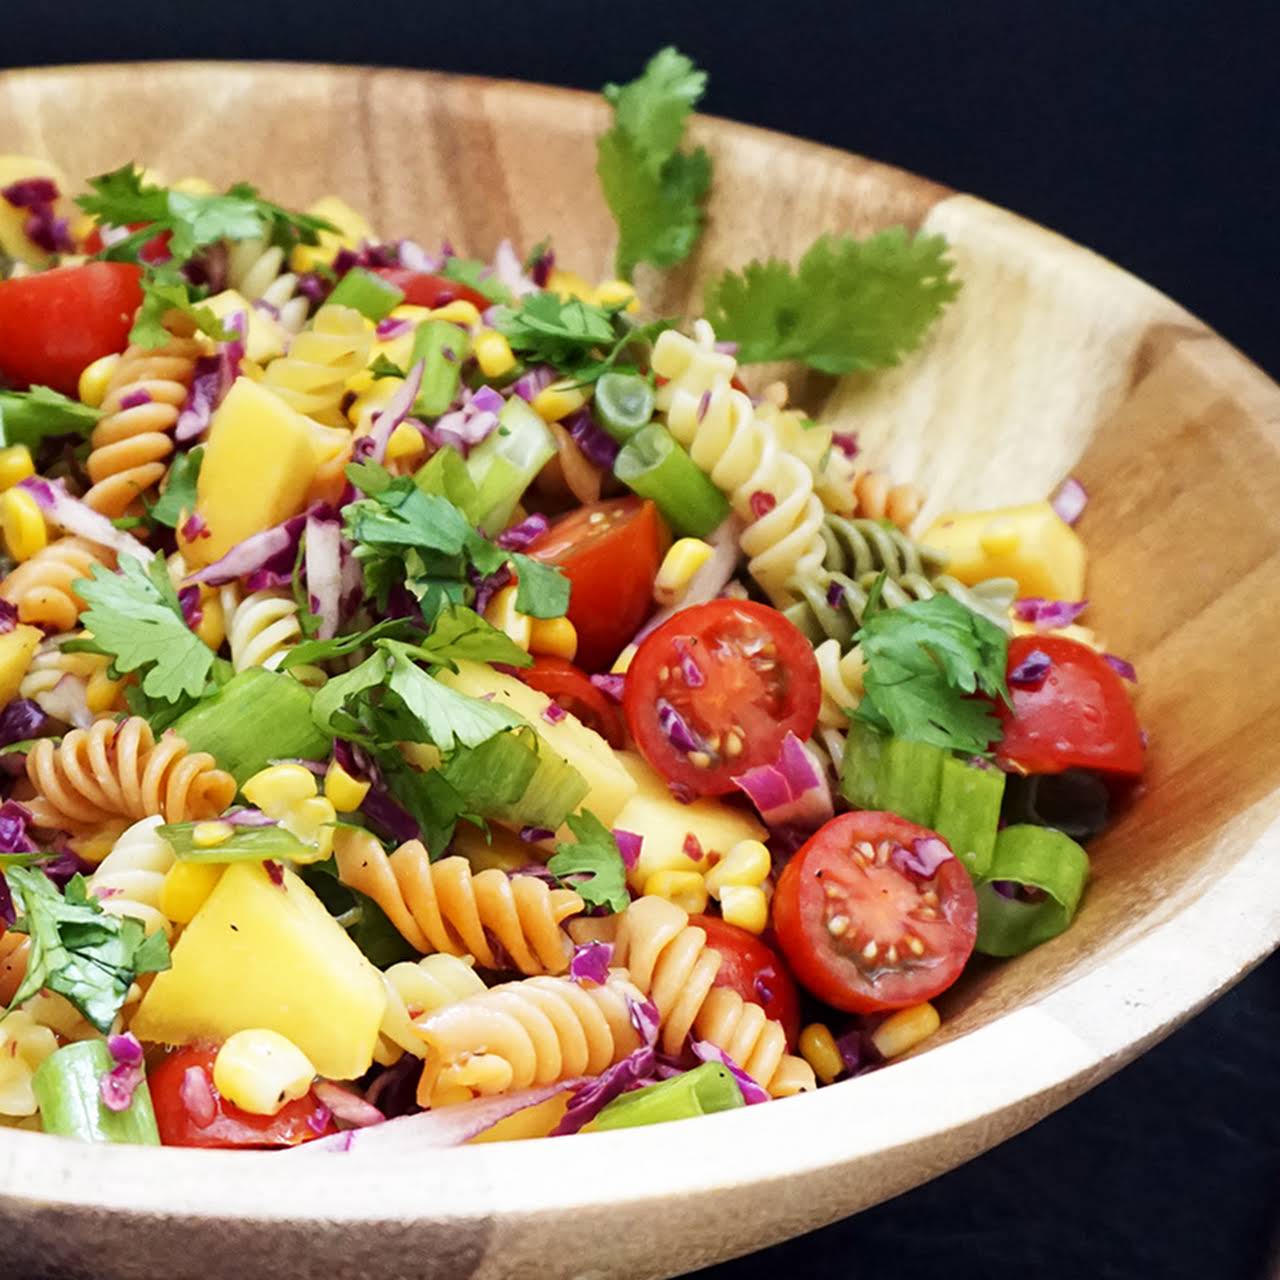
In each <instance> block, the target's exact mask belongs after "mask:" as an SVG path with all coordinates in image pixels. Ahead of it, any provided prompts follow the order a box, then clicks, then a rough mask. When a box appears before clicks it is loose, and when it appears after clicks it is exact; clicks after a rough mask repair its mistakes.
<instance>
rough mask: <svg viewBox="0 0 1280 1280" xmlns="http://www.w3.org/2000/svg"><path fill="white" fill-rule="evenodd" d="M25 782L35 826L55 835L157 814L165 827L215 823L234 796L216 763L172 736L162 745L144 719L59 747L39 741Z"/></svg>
mask: <svg viewBox="0 0 1280 1280" xmlns="http://www.w3.org/2000/svg"><path fill="white" fill-rule="evenodd" d="M27 777H28V779H29V780H30V782H31V785H32V786H33V787H34V788H35V791H36V795H35V797H34V799H32V800H29V801H24V802H23V803H24V804H25V805H26V806H27V808H28V809H29V810H30V811H31V814H32V820H33V822H34V823H35V825H36V826H38V827H42V828H45V829H52V830H66V831H76V830H77V829H81V828H85V827H96V826H101V825H102V824H104V823H105V822H107V821H108V820H109V819H111V818H134V819H138V818H146V817H151V816H152V815H156V814H159V815H161V816H163V817H164V819H165V821H166V822H187V821H190V820H193V819H195V820H198V819H201V818H212V817H215V816H216V815H217V814H219V813H221V812H222V811H223V810H224V809H225V808H226V807H227V805H229V804H230V803H231V800H232V798H233V797H234V796H235V793H236V782H235V779H234V778H233V777H232V776H231V775H230V774H229V773H226V772H224V771H223V770H222V769H219V768H217V766H216V765H215V763H214V759H213V757H212V756H211V755H208V754H206V753H205V752H203V751H194V752H193V751H191V750H189V748H188V747H187V744H186V742H185V741H183V739H182V738H180V737H178V736H177V735H176V734H175V733H173V732H171V731H170V732H166V733H164V734H162V735H161V737H160V738H159V739H158V740H157V738H156V737H155V735H154V734H153V733H152V731H151V726H150V725H149V724H148V723H147V722H146V721H145V720H144V719H143V718H142V717H141V716H129V717H128V718H127V719H125V720H122V721H120V722H119V723H112V722H110V721H107V720H99V721H98V723H97V724H95V725H94V726H93V727H92V728H91V729H73V730H72V731H71V732H70V733H68V734H67V735H66V736H65V737H64V738H63V739H62V741H61V742H60V743H59V744H58V745H56V746H55V745H54V743H53V742H52V741H51V740H50V739H48V738H42V739H41V740H40V741H39V742H37V743H36V744H35V745H34V746H33V747H32V748H31V750H30V752H28V754H27Z"/></svg>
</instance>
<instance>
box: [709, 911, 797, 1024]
mask: <svg viewBox="0 0 1280 1280" xmlns="http://www.w3.org/2000/svg"><path fill="white" fill-rule="evenodd" d="M689 923H690V924H692V925H697V927H698V928H699V929H702V930H704V931H705V932H706V935H707V946H709V947H710V948H711V949H712V950H713V951H718V952H719V953H720V971H719V972H718V973H717V974H716V981H715V985H716V986H717V987H728V988H729V989H730V990H731V991H736V992H737V993H738V994H739V995H740V996H741V997H742V998H743V999H744V1000H750V1001H751V1003H752V1004H758V1005H760V1006H761V1007H762V1008H763V1009H764V1011H765V1013H767V1014H768V1015H769V1017H771V1018H772V1019H774V1021H775V1022H780V1023H782V1029H783V1030H784V1031H785V1032H786V1033H787V1046H788V1047H789V1048H792V1049H794V1048H795V1043H796V1037H797V1036H799V1034H800V993H799V992H798V991H797V990H796V984H795V979H794V978H792V976H791V974H790V973H788V972H787V966H786V965H785V964H783V962H782V957H781V956H779V955H778V953H777V952H776V951H774V949H773V948H772V947H771V946H770V945H769V944H768V943H767V942H762V941H761V940H760V939H759V938H757V937H756V936H755V934H752V933H748V932H747V931H746V930H745V929H739V928H738V926H737V925H736V924H730V923H729V922H728V921H727V920H721V919H720V917H719V916H690V917H689Z"/></svg>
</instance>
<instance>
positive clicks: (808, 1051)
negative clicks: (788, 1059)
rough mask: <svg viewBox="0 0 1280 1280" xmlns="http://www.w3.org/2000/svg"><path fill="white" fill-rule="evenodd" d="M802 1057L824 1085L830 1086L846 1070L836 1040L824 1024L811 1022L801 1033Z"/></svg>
mask: <svg viewBox="0 0 1280 1280" xmlns="http://www.w3.org/2000/svg"><path fill="white" fill-rule="evenodd" d="M799 1047H800V1056H801V1057H802V1058H803V1059H804V1060H805V1061H806V1062H807V1063H808V1064H809V1065H810V1066H811V1067H812V1068H813V1074H814V1075H815V1076H817V1077H818V1079H819V1080H821V1081H822V1083H823V1084H830V1083H831V1082H832V1081H833V1080H835V1079H836V1077H837V1076H839V1075H840V1073H841V1072H842V1071H843V1070H844V1059H843V1058H842V1057H841V1056H840V1050H839V1049H838V1048H837V1047H836V1038H835V1036H833V1035H832V1034H831V1028H830V1027H828V1026H827V1025H826V1023H824V1022H811V1023H810V1024H809V1025H808V1026H807V1027H805V1029H804V1030H803V1031H802V1032H801V1033H800V1042H799Z"/></svg>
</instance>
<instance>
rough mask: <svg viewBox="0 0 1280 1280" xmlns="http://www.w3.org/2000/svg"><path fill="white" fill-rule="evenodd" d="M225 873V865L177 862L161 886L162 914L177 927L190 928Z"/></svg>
mask: <svg viewBox="0 0 1280 1280" xmlns="http://www.w3.org/2000/svg"><path fill="white" fill-rule="evenodd" d="M225 870H226V865H225V863H221V862H175V863H174V864H173V866H171V867H170V868H169V870H168V872H167V873H166V874H165V878H164V883H163V884H162V885H161V886H160V911H161V913H162V914H163V915H165V916H167V917H168V918H169V919H170V920H172V921H173V922H174V924H190V923H191V922H192V920H194V919H195V918H196V912H197V911H199V910H200V908H201V907H203V906H204V904H205V899H206V898H208V896H209V895H210V894H211V893H212V892H213V891H214V888H215V887H216V886H217V883H218V881H219V880H220V879H221V878H222V873H223V872H224V871H225Z"/></svg>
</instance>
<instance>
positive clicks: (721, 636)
mask: <svg viewBox="0 0 1280 1280" xmlns="http://www.w3.org/2000/svg"><path fill="white" fill-rule="evenodd" d="M821 701H822V687H821V682H820V679H819V676H818V663H817V660H816V659H815V658H814V656H813V646H812V645H811V644H810V643H809V641H808V640H806V639H805V637H804V636H803V635H802V634H801V632H800V631H799V630H798V628H797V627H796V626H795V625H794V624H793V623H791V622H789V621H788V620H787V619H786V618H784V617H783V616H782V614H780V613H779V612H778V611H777V610H776V609H771V608H769V606H768V605H763V604H756V603H754V602H752V601H749V600H711V601H709V602H708V603H706V604H699V605H693V606H692V607H690V608H688V609H681V610H680V611H679V612H678V613H676V614H674V615H673V616H672V617H671V618H669V619H668V620H667V621H666V622H664V623H663V624H662V626H660V627H658V628H657V630H655V631H653V632H651V633H650V634H649V635H648V636H646V637H645V639H644V642H643V643H642V644H641V645H640V648H639V649H638V650H637V652H636V655H635V657H634V658H633V659H632V660H631V666H630V667H629V668H628V669H627V684H626V692H625V694H624V695H623V708H624V710H625V711H626V713H627V727H628V728H629V729H630V730H631V736H632V737H633V738H634V739H635V740H636V745H637V746H638V747H639V748H640V751H641V754H643V756H644V758H645V759H646V760H648V762H649V763H650V764H651V765H652V766H653V767H654V768H655V769H657V770H658V772H659V773H661V774H662V775H663V776H664V777H665V778H666V779H667V780H668V781H669V782H671V783H673V784H676V785H677V786H679V787H683V788H685V789H687V790H688V791H690V792H692V793H693V794H694V795H700V796H715V795H724V794H725V793H726V792H729V791H732V790H733V786H734V783H733V779H734V777H735V776H736V775H737V774H740V773H745V772H746V770H748V769H751V768H754V767H755V766H756V765H762V764H772V763H773V762H774V761H775V760H776V759H777V758H778V752H779V750H780V749H781V747H782V742H783V739H784V738H785V737H786V736H787V734H788V733H794V734H795V735H796V736H797V737H799V738H808V737H809V736H810V735H811V734H812V733H813V728H814V725H815V724H817V722H818V707H819V704H820V703H821Z"/></svg>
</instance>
